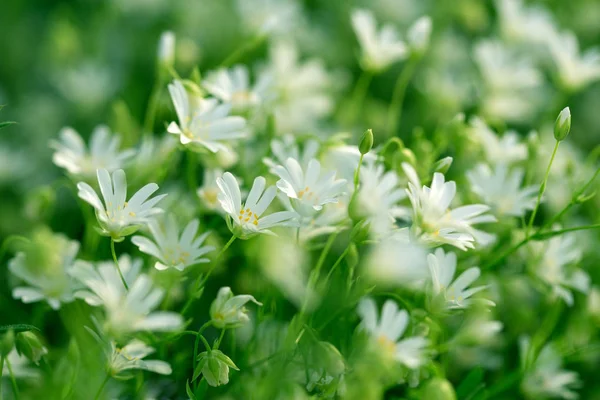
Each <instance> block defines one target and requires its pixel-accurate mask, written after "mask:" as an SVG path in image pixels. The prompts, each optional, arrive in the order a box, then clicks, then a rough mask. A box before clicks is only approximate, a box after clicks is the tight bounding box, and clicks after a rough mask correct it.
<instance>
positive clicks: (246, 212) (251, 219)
mask: <svg viewBox="0 0 600 400" xmlns="http://www.w3.org/2000/svg"><path fill="white" fill-rule="evenodd" d="M238 221H239V224H240V225H246V224H252V225H254V226H256V225H258V215H256V213H254V212H253V211H252V210H251V209H250V208H246V209H244V208H243V207H242V209H241V210H240V215H238Z"/></svg>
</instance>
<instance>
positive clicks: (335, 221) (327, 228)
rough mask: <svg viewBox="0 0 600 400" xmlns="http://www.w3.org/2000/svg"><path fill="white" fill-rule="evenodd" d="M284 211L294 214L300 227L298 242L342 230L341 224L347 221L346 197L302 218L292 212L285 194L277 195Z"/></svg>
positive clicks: (290, 203) (290, 204) (292, 208)
mask: <svg viewBox="0 0 600 400" xmlns="http://www.w3.org/2000/svg"><path fill="white" fill-rule="evenodd" d="M277 197H278V198H279V201H281V203H282V205H283V207H284V208H285V209H286V210H289V211H293V212H294V214H296V217H297V220H298V224H299V225H300V236H299V238H300V240H301V241H303V242H304V241H308V240H311V239H313V238H315V237H318V236H322V235H328V234H330V233H333V232H337V231H340V230H342V229H343V228H344V225H347V224H343V222H344V221H345V220H347V219H348V201H349V199H348V196H341V197H340V198H338V202H337V203H329V204H325V205H324V206H323V209H322V210H321V211H320V212H319V213H317V214H315V215H313V216H312V217H310V218H307V217H302V216H300V215H299V214H297V213H296V212H295V211H294V207H293V206H292V202H291V201H290V198H289V197H287V195H285V193H279V194H278V195H277Z"/></svg>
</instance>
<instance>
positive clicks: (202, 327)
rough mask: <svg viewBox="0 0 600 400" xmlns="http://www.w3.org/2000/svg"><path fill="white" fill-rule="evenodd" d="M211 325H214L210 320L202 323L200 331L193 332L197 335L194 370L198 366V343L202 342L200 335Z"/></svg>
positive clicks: (193, 361) (193, 362)
mask: <svg viewBox="0 0 600 400" xmlns="http://www.w3.org/2000/svg"><path fill="white" fill-rule="evenodd" d="M211 325H212V321H208V322H206V323H205V324H204V325H202V326H201V327H200V329H198V332H193V334H194V335H196V341H195V342H194V359H193V360H192V370H194V369H195V368H196V360H197V359H198V345H199V344H200V336H202V332H204V330H205V329H206V328H208V327H209V326H211Z"/></svg>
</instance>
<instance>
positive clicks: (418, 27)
mask: <svg viewBox="0 0 600 400" xmlns="http://www.w3.org/2000/svg"><path fill="white" fill-rule="evenodd" d="M431 28H432V24H431V18H430V17H429V16H427V15H425V16H423V17H421V18H419V19H418V20H416V21H415V22H414V24H412V26H411V27H410V28H409V29H408V32H407V34H406V35H407V39H408V45H409V46H410V49H411V51H413V52H416V53H423V52H424V51H425V50H427V47H428V46H429V38H430V37H431Z"/></svg>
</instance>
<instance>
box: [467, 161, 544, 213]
mask: <svg viewBox="0 0 600 400" xmlns="http://www.w3.org/2000/svg"><path fill="white" fill-rule="evenodd" d="M524 175H525V172H524V171H523V169H522V168H513V170H512V171H510V172H509V169H508V166H507V165H506V164H498V165H496V167H495V168H494V170H492V169H491V168H490V167H489V166H488V165H487V164H478V165H477V166H475V168H474V169H472V170H470V171H468V172H467V179H468V180H469V183H470V184H471V189H472V190H473V192H474V193H475V194H477V195H478V196H479V197H480V198H481V199H482V200H483V201H484V202H485V203H486V204H489V205H490V206H492V208H493V209H494V212H495V213H497V214H498V215H509V216H512V217H521V216H523V215H525V212H526V211H527V210H532V209H533V208H534V207H535V203H536V198H537V194H538V186H537V185H531V186H527V187H525V188H521V184H522V182H523V177H524Z"/></svg>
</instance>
